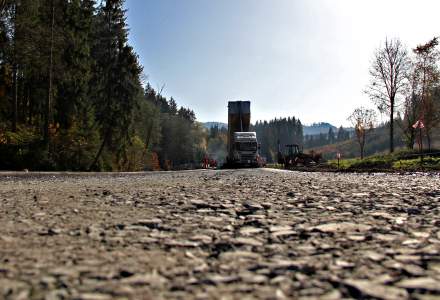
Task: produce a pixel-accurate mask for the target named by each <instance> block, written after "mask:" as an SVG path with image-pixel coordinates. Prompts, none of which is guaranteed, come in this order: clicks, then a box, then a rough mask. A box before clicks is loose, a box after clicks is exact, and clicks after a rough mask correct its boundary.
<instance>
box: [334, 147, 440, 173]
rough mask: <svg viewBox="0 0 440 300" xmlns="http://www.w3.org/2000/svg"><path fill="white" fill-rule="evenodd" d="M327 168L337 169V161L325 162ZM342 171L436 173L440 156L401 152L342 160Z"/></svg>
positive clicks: (439, 165) (439, 166) (340, 165)
mask: <svg viewBox="0 0 440 300" xmlns="http://www.w3.org/2000/svg"><path fill="white" fill-rule="evenodd" d="M327 164H328V166H329V167H331V168H334V169H337V168H338V161H337V160H335V159H333V160H329V161H328V162H327ZM339 170H342V171H356V170H360V171H370V170H371V171H376V170H378V171H380V170H383V171H437V170H440V154H439V153H435V154H431V153H426V154H424V156H423V158H421V157H420V155H419V154H418V153H417V152H414V151H408V150H402V151H398V152H396V153H393V154H384V155H374V156H369V157H365V158H364V159H360V158H353V159H342V160H340V161H339Z"/></svg>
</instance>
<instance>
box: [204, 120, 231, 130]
mask: <svg viewBox="0 0 440 300" xmlns="http://www.w3.org/2000/svg"><path fill="white" fill-rule="evenodd" d="M202 124H203V127H205V128H206V129H211V128H213V127H215V126H218V128H219V129H223V128H225V129H227V128H228V124H226V123H222V122H204V123H202Z"/></svg>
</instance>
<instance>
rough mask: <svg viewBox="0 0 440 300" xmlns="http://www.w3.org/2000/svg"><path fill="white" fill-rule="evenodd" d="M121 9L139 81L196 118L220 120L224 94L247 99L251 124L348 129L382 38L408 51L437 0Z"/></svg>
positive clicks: (197, 3) (423, 35) (163, 4)
mask: <svg viewBox="0 0 440 300" xmlns="http://www.w3.org/2000/svg"><path fill="white" fill-rule="evenodd" d="M383 2H384V3H383ZM397 4H398V5H397ZM126 8H127V9H128V24H129V26H130V43H131V44H132V45H133V46H134V48H135V50H136V52H137V53H138V55H139V57H140V62H141V63H142V65H143V66H144V73H145V75H146V76H147V77H148V81H149V82H150V83H151V84H152V86H153V87H154V88H157V87H159V86H162V85H165V88H164V93H163V94H164V95H165V96H167V97H170V96H173V97H174V98H175V99H176V101H177V103H178V104H179V105H182V106H185V107H189V108H191V109H193V110H194V111H195V113H196V116H197V119H198V120H199V121H201V122H208V121H216V122H226V121H227V102H228V101H234V100H250V101H252V104H251V110H252V122H255V121H257V120H269V119H273V118H275V117H278V118H279V117H288V116H295V117H297V118H300V119H301V121H302V122H303V123H304V124H311V123H315V122H329V123H331V124H333V125H335V126H339V125H344V126H347V125H348V121H347V117H348V115H349V114H350V113H351V112H352V111H353V109H354V108H356V107H358V106H360V105H363V106H367V107H373V105H372V104H371V103H370V101H369V99H368V97H367V96H366V95H365V94H364V93H363V90H364V88H365V86H366V85H367V83H368V68H369V65H370V61H371V58H372V56H373V53H374V50H375V49H376V48H378V47H379V46H380V44H381V43H382V42H383V41H384V40H385V38H387V37H388V38H394V37H399V38H400V39H401V40H402V42H403V43H404V45H406V46H407V47H408V48H409V49H410V48H412V47H415V46H416V45H417V44H420V43H423V42H426V41H427V40H429V39H431V38H432V37H434V36H437V35H439V33H440V23H438V22H437V21H436V19H437V18H436V13H437V12H438V11H439V8H440V2H436V1H428V0H425V1H417V2H415V1H397V0H389V1H386V2H385V1H380V0H374V1H350V0H339V1H332V0H319V1H305V0H303V1H290V0H276V1H271V2H270V4H269V2H267V1H263V0H257V1H254V0H240V1H236V0H221V1H219V0H217V1H216V0H214V1H209V2H208V1H203V0H186V1H178V0H161V1H151V0H147V1H138V0H128V1H127V2H126ZM392 12H395V13H392Z"/></svg>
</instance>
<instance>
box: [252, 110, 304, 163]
mask: <svg viewBox="0 0 440 300" xmlns="http://www.w3.org/2000/svg"><path fill="white" fill-rule="evenodd" d="M252 130H254V131H255V132H256V133H257V138H258V142H259V143H260V145H261V148H260V155H261V156H263V157H265V158H266V160H267V162H269V163H270V162H276V161H277V157H278V156H277V155H278V150H279V149H278V148H279V146H280V148H281V149H280V150H281V151H284V149H283V148H284V146H285V145H286V144H299V145H303V140H304V137H303V126H302V124H301V121H300V120H299V119H297V118H295V117H289V118H280V119H277V118H275V119H273V120H270V121H257V122H256V123H255V125H253V126H252Z"/></svg>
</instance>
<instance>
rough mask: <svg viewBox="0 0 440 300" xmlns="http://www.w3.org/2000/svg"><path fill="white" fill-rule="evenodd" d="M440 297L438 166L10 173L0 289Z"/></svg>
mask: <svg viewBox="0 0 440 300" xmlns="http://www.w3.org/2000/svg"><path fill="white" fill-rule="evenodd" d="M353 298H355V299H422V300H428V299H440V177H439V175H436V174H422V173H419V174H407V175H397V174H380V173H378V174H339V173H319V172H314V173H306V172H290V171H281V170H268V169H250V170H247V169H243V170H220V171H183V172H151V173H24V172H3V173H0V299H48V300H49V299H84V300H87V299H96V300H101V299H327V300H331V299H353Z"/></svg>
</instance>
